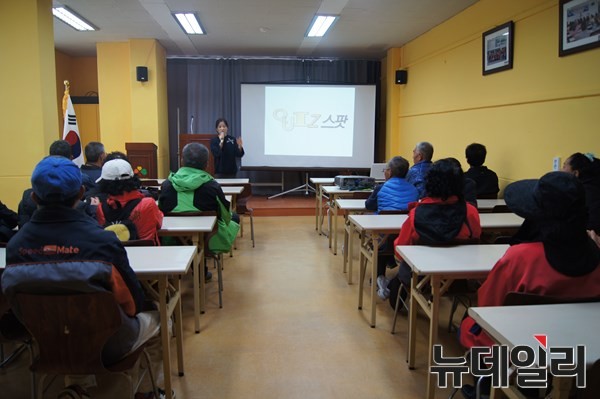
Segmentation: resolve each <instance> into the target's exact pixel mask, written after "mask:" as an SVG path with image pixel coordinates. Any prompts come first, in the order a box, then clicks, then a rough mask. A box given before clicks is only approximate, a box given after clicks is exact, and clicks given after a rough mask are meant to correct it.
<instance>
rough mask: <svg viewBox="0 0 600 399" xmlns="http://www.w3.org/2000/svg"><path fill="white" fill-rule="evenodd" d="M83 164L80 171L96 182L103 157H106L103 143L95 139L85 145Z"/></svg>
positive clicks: (100, 171) (100, 170)
mask: <svg viewBox="0 0 600 399" xmlns="http://www.w3.org/2000/svg"><path fill="white" fill-rule="evenodd" d="M84 152H85V164H84V165H82V166H81V173H83V174H84V175H88V176H89V177H90V179H91V180H92V181H93V182H94V185H95V184H96V183H95V182H96V180H98V178H99V177H100V174H101V173H102V164H103V163H104V158H106V152H105V151H104V144H102V143H99V142H97V141H90V142H89V143H88V145H86V146H85V150H84Z"/></svg>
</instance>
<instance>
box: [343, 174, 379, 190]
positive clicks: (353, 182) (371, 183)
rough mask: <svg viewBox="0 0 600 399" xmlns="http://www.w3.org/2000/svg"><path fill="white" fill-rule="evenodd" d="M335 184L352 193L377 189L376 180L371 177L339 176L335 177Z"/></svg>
mask: <svg viewBox="0 0 600 399" xmlns="http://www.w3.org/2000/svg"><path fill="white" fill-rule="evenodd" d="M334 183H335V185H336V186H339V187H340V188H341V189H342V190H350V191H355V190H356V191H358V190H372V189H373V187H375V179H374V178H373V177H369V176H354V175H348V176H344V175H339V176H336V177H335V179H334Z"/></svg>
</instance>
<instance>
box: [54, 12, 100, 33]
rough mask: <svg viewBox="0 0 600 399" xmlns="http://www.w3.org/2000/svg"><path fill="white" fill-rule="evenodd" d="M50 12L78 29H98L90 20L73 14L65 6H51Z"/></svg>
mask: <svg viewBox="0 0 600 399" xmlns="http://www.w3.org/2000/svg"><path fill="white" fill-rule="evenodd" d="M52 14H54V16H55V17H56V18H58V19H60V20H61V21H63V22H64V23H65V24H67V25H69V26H71V27H72V28H73V29H75V30H78V31H86V30H88V31H89V30H92V31H93V30H98V28H96V27H95V26H94V25H92V24H91V23H90V22H88V21H86V20H85V19H83V18H82V17H80V16H79V15H77V14H75V13H74V12H73V11H71V10H70V9H68V8H67V7H65V6H60V7H53V8H52Z"/></svg>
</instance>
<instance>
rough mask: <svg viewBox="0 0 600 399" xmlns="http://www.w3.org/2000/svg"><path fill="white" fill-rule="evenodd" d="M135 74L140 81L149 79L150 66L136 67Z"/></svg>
mask: <svg viewBox="0 0 600 399" xmlns="http://www.w3.org/2000/svg"><path fill="white" fill-rule="evenodd" d="M135 74H136V78H137V81H138V82H147V81H148V67H145V66H139V67H136V68H135Z"/></svg>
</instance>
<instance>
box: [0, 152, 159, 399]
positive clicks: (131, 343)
mask: <svg viewBox="0 0 600 399" xmlns="http://www.w3.org/2000/svg"><path fill="white" fill-rule="evenodd" d="M31 184H32V187H33V195H32V198H33V200H34V201H35V202H36V203H37V205H38V207H39V208H38V210H37V211H36V212H35V213H34V214H33V215H32V217H31V220H30V221H29V222H28V223H27V224H25V225H24V226H23V228H21V229H19V231H18V232H17V234H16V235H15V236H14V237H13V238H12V239H11V240H10V241H9V242H8V245H7V247H6V264H7V267H6V269H5V270H4V273H3V276H2V289H3V291H4V293H5V294H6V297H7V299H8V300H9V302H11V301H12V299H13V297H14V294H15V293H16V292H15V290H17V287H19V286H21V285H22V284H24V283H26V282H27V281H30V280H31V279H35V280H39V281H45V284H44V286H47V285H48V284H51V283H50V282H48V278H47V276H46V274H47V273H48V272H46V271H45V270H44V269H43V267H41V266H40V267H36V266H35V265H29V266H27V267H19V264H20V263H31V262H40V263H47V262H60V261H85V260H97V261H104V262H107V263H108V264H109V265H108V267H110V270H108V271H106V270H86V271H85V272H83V271H80V272H78V273H73V272H72V271H73V270H72V269H69V267H68V266H67V265H61V268H53V269H52V270H51V274H52V276H53V277H52V279H51V280H53V281H58V282H59V284H61V286H63V285H64V286H65V287H66V286H69V284H74V285H81V281H80V280H79V279H80V278H81V279H85V281H88V282H89V281H92V279H93V281H95V282H96V283H97V284H98V285H95V286H94V287H95V288H97V289H99V290H101V289H102V288H100V287H104V288H105V289H106V290H109V291H112V292H114V294H115V298H116V299H117V301H118V303H119V305H120V307H121V309H122V312H123V314H122V319H123V324H122V326H121V329H120V330H119V331H118V332H117V333H116V334H115V336H114V339H113V338H111V339H110V340H109V341H108V342H107V344H106V346H105V349H104V351H103V358H104V359H105V360H106V362H107V363H108V364H110V363H114V362H115V361H117V360H119V359H120V358H122V357H123V356H124V355H126V354H127V353H129V352H130V351H131V350H134V349H135V348H137V347H138V346H139V345H140V344H142V343H143V342H145V341H146V340H147V337H149V336H154V338H152V340H154V342H153V345H154V346H156V347H157V348H158V350H149V353H151V354H152V356H155V357H153V359H152V364H153V370H155V371H154V372H155V374H154V375H155V376H157V381H158V384H162V383H163V375H162V369H163V368H162V351H161V350H160V339H159V337H158V329H159V315H158V312H156V311H151V312H143V311H142V309H143V305H144V293H143V291H142V289H141V286H140V283H139V281H138V279H137V277H136V275H135V273H134V271H133V270H132V269H131V267H130V266H129V260H128V259H127V253H126V252H125V248H123V245H122V244H121V243H120V242H119V240H118V239H117V238H116V237H115V235H114V234H113V233H111V232H108V231H105V230H103V229H102V228H101V227H100V226H98V223H97V222H96V221H95V220H93V219H91V218H89V217H88V216H86V215H85V214H84V213H82V212H79V211H77V210H75V209H74V208H75V206H76V204H77V203H79V202H80V198H81V196H82V195H83V192H84V188H83V187H82V180H81V172H80V170H79V168H78V167H77V165H75V164H74V163H73V162H71V161H70V160H68V159H67V158H65V157H61V156H48V157H46V158H44V159H43V160H42V161H40V162H39V163H38V165H37V166H36V167H35V170H34V171H33V174H32V176H31ZM46 247H65V248H77V249H78V251H70V252H69V253H66V251H54V252H49V251H41V250H40V249H41V248H46ZM111 265H112V267H111ZM44 266H45V265H44ZM92 276H95V277H92ZM34 292H37V291H34ZM16 313H17V316H19V315H18V312H16ZM148 345H152V344H150V343H149V344H148ZM65 386H67V388H66V389H65V390H64V391H63V392H61V394H60V395H59V397H61V398H62V397H65V398H85V397H87V398H89V393H88V392H87V390H88V389H89V388H92V387H94V386H95V378H93V376H67V377H66V378H65ZM145 388H147V387H145ZM149 390H150V389H148V391H149ZM61 395H62V396H61ZM69 395H70V396H69Z"/></svg>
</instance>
